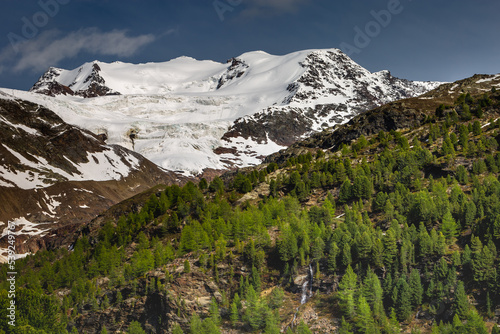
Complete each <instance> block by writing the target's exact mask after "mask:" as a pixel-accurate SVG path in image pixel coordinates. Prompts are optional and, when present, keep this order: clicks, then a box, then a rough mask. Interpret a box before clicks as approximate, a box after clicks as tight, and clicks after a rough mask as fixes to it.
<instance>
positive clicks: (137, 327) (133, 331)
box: [127, 321, 146, 334]
mask: <svg viewBox="0 0 500 334" xmlns="http://www.w3.org/2000/svg"><path fill="white" fill-rule="evenodd" d="M127 334H146V332H145V331H144V329H142V326H141V324H140V323H139V322H137V321H132V322H131V323H130V326H129V327H128V330H127Z"/></svg>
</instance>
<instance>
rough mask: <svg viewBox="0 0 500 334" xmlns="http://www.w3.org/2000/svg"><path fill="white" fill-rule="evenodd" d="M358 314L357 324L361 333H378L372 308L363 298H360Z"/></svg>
mask: <svg viewBox="0 0 500 334" xmlns="http://www.w3.org/2000/svg"><path fill="white" fill-rule="evenodd" d="M357 313H358V318H357V321H356V324H357V325H358V327H359V330H360V332H361V333H365V334H372V333H373V334H374V333H376V331H375V323H374V322H373V316H372V312H371V310H370V306H369V305H368V303H367V302H366V299H365V297H363V296H361V297H359V301H358V308H357Z"/></svg>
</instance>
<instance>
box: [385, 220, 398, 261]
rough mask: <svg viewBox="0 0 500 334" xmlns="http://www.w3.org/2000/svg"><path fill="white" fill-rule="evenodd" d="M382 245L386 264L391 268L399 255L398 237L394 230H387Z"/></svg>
mask: <svg viewBox="0 0 500 334" xmlns="http://www.w3.org/2000/svg"><path fill="white" fill-rule="evenodd" d="M382 243H383V244H384V255H383V259H384V264H385V265H386V266H387V267H389V268H391V266H392V264H393V261H394V258H395V257H396V255H397V253H398V247H397V243H396V235H395V234H394V231H393V230H392V229H389V230H387V232H386V233H385V235H384V237H383V238H382Z"/></svg>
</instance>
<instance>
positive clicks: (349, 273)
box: [338, 265, 358, 318]
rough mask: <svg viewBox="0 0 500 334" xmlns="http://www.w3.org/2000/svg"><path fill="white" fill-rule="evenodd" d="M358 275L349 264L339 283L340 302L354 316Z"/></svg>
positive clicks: (349, 315)
mask: <svg viewBox="0 0 500 334" xmlns="http://www.w3.org/2000/svg"><path fill="white" fill-rule="evenodd" d="M357 283H358V276H357V275H356V274H355V273H354V271H353V270H352V268H351V266H350V265H349V266H348V267H347V269H346V272H345V274H344V276H343V277H342V279H341V280H340V283H339V293H338V296H339V304H340V306H341V308H342V309H343V310H344V313H345V314H346V315H347V316H348V317H349V318H353V317H354V315H355V313H354V311H355V304H354V303H355V301H354V294H355V293H356V290H357V285H358V284H357Z"/></svg>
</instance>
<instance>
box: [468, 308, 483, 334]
mask: <svg viewBox="0 0 500 334" xmlns="http://www.w3.org/2000/svg"><path fill="white" fill-rule="evenodd" d="M465 330H466V332H467V333H477V334H488V330H487V329H486V325H485V324H484V320H483V319H482V318H481V316H480V315H479V314H478V313H477V311H476V310H475V309H472V310H471V311H470V312H469V316H468V317H467V322H466V324H465Z"/></svg>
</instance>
